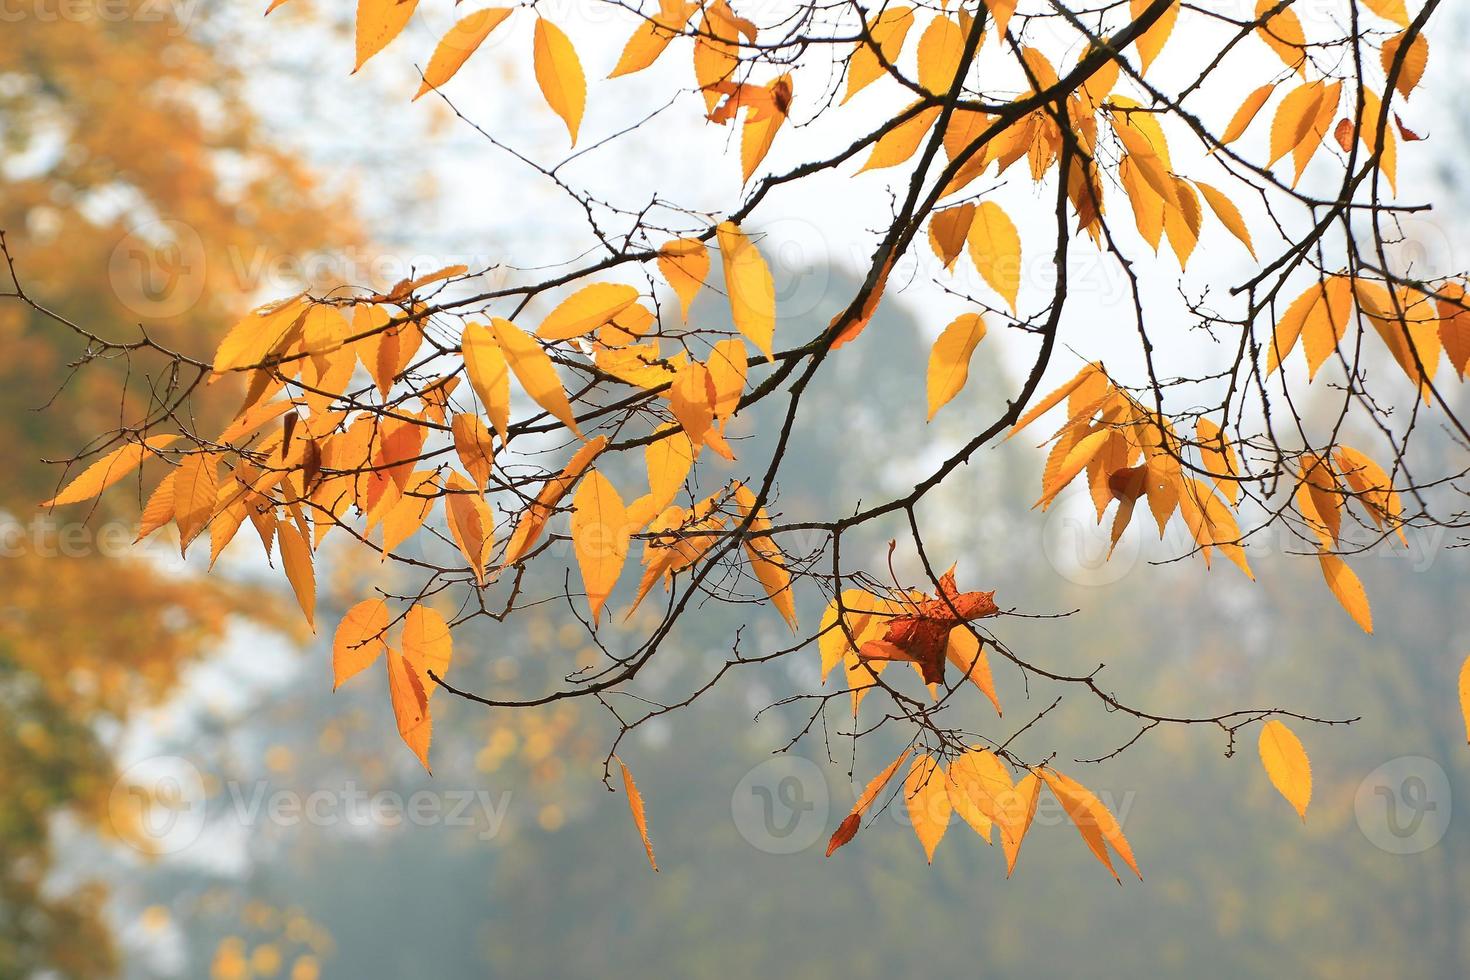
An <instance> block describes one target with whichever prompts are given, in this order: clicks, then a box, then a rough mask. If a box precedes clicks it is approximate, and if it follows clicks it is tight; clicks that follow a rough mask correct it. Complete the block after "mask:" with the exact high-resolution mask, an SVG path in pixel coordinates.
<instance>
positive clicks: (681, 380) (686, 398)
mask: <svg viewBox="0 0 1470 980" xmlns="http://www.w3.org/2000/svg"><path fill="white" fill-rule="evenodd" d="M669 407H670V408H671V409H672V410H673V413H674V418H676V419H678V420H679V425H680V426H681V427H682V428H683V429H684V431H685V432H687V433H688V434H689V438H690V440H691V441H692V442H693V443H694V444H695V445H696V446H699V445H703V444H704V436H705V433H707V432H708V431H709V427H710V426H711V425H712V424H713V423H714V418H715V406H714V384H713V382H712V381H711V380H710V376H709V368H707V367H705V366H704V365H703V364H701V363H699V362H698V361H685V362H684V363H683V364H681V365H679V370H678V371H676V372H675V373H674V383H673V384H672V385H670V386H669Z"/></svg>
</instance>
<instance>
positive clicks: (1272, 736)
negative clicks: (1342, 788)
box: [1258, 718, 1312, 823]
mask: <svg viewBox="0 0 1470 980" xmlns="http://www.w3.org/2000/svg"><path fill="white" fill-rule="evenodd" d="M1258 747H1259V749H1260V753H1261V765H1263V766H1265V768H1266V775H1267V776H1269V777H1270V778H1271V785H1272V786H1275V787H1276V791H1277V792H1278V793H1280V794H1281V795H1282V796H1284V797H1286V801H1287V802H1288V803H1290V804H1291V805H1292V806H1293V807H1295V808H1296V812H1297V813H1298V814H1300V815H1301V818H1302V822H1303V823H1306V821H1307V804H1308V803H1310V802H1311V801H1312V763H1311V762H1310V761H1309V760H1308V759H1307V753H1306V750H1305V749H1303V748H1302V743H1301V741H1300V740H1299V739H1298V738H1297V737H1296V734H1295V733H1294V732H1293V731H1292V730H1291V729H1290V728H1287V727H1286V725H1284V724H1282V723H1281V722H1279V721H1277V720H1276V719H1274V718H1273V719H1271V720H1270V721H1268V722H1266V723H1265V724H1264V725H1262V726H1261V738H1260V743H1259V746H1258Z"/></svg>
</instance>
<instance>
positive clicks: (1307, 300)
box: [1266, 283, 1322, 376]
mask: <svg viewBox="0 0 1470 980" xmlns="http://www.w3.org/2000/svg"><path fill="white" fill-rule="evenodd" d="M1321 299H1322V285H1321V284H1320V283H1313V284H1312V285H1310V286H1308V287H1307V288H1306V290H1305V291H1303V292H1302V294H1301V295H1300V296H1298V297H1297V298H1296V299H1294V300H1292V303H1291V305H1290V306H1288V307H1287V308H1286V312H1285V313H1284V314H1283V315H1282V317H1281V319H1280V320H1279V321H1277V323H1276V330H1275V331H1274V332H1273V333H1272V335H1271V346H1270V349H1269V350H1268V351H1267V353H1266V374H1267V376H1269V375H1270V374H1271V373H1272V372H1273V371H1275V370H1276V369H1277V368H1278V367H1279V366H1280V365H1281V362H1283V361H1285V360H1286V358H1287V356H1288V355H1290V354H1291V352H1292V350H1294V349H1295V348H1296V343H1297V340H1298V339H1300V337H1301V334H1302V327H1303V326H1304V325H1305V324H1306V322H1307V317H1308V316H1310V315H1311V313H1312V310H1313V309H1314V308H1315V307H1316V305H1317V303H1318V302H1320V301H1321Z"/></svg>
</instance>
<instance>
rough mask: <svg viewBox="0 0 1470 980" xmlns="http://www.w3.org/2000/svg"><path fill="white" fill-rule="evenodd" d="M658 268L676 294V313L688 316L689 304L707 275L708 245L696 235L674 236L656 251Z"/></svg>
mask: <svg viewBox="0 0 1470 980" xmlns="http://www.w3.org/2000/svg"><path fill="white" fill-rule="evenodd" d="M658 271H659V272H661V273H663V277H664V279H665V280H666V281H667V282H668V284H669V286H670V287H671V288H672V289H673V290H674V294H675V295H676V296H678V297H679V312H680V314H681V315H682V316H683V318H684V319H685V320H688V319H689V307H690V306H692V305H693V304H694V297H696V296H698V295H699V291H700V289H702V288H703V287H704V281H705V279H707V278H708V277H709V248H708V247H707V246H706V245H705V244H704V242H702V241H700V240H699V239H698V238H676V239H674V240H673V241H670V242H665V243H664V244H663V245H662V246H661V247H660V248H659V250H658Z"/></svg>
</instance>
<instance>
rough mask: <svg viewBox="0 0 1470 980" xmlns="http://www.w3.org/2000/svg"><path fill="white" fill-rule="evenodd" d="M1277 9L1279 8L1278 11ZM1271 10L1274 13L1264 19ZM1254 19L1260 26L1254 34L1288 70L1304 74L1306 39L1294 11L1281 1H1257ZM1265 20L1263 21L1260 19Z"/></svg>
mask: <svg viewBox="0 0 1470 980" xmlns="http://www.w3.org/2000/svg"><path fill="white" fill-rule="evenodd" d="M1277 8H1280V9H1279V10H1278V9H1277ZM1272 10H1276V13H1274V14H1272V15H1271V16H1270V17H1265V15H1266V14H1268V13H1270V12H1271V11H1272ZM1256 18H1257V20H1260V22H1261V23H1260V26H1259V27H1257V28H1256V33H1257V34H1258V35H1259V36H1260V38H1261V40H1263V41H1265V42H1266V44H1267V46H1269V47H1270V48H1271V50H1272V51H1275V52H1276V54H1277V55H1279V56H1280V58H1281V60H1282V61H1284V62H1286V66H1287V67H1288V68H1292V69H1295V70H1296V71H1297V72H1298V73H1302V74H1305V72H1306V61H1307V49H1306V44H1307V38H1306V34H1305V33H1304V32H1303V31H1302V22H1301V20H1300V19H1299V18H1298V17H1297V15H1296V11H1294V10H1292V9H1291V7H1290V6H1284V5H1283V4H1282V2H1281V0H1257V3H1256ZM1262 18H1265V19H1262Z"/></svg>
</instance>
